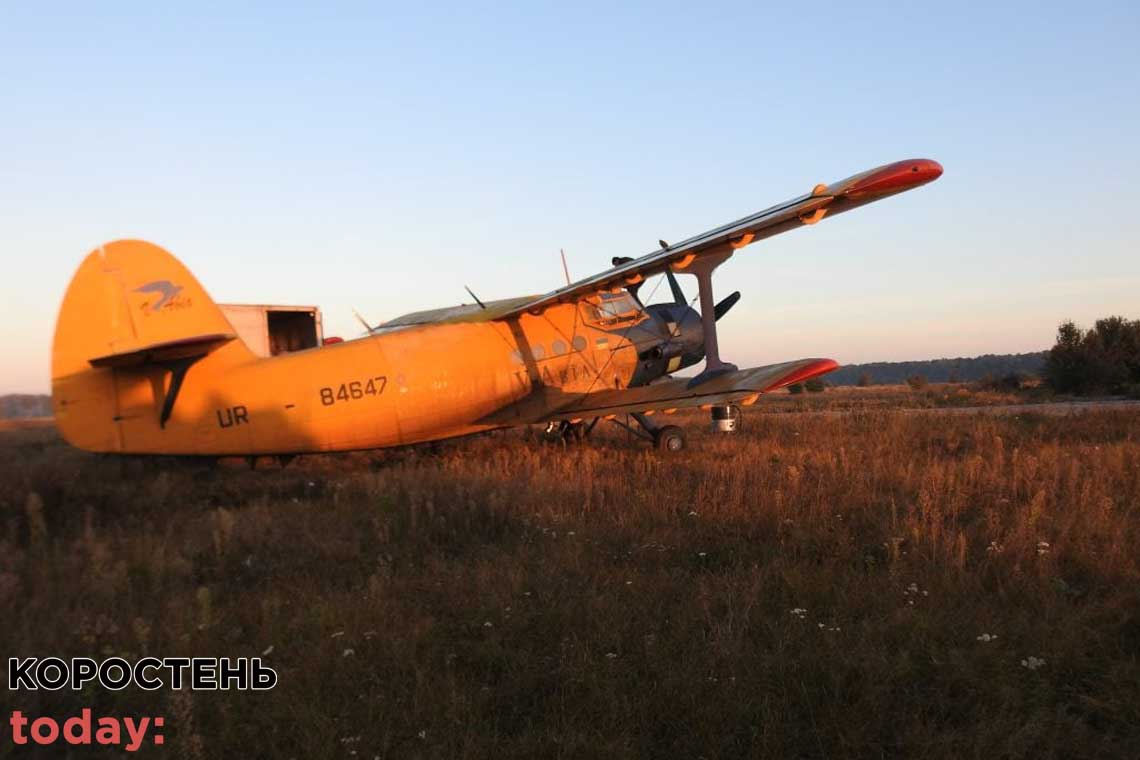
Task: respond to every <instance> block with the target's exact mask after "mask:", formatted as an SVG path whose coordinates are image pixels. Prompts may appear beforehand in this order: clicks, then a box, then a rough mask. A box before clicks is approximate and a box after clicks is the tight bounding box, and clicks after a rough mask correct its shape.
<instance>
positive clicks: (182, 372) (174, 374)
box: [158, 354, 205, 430]
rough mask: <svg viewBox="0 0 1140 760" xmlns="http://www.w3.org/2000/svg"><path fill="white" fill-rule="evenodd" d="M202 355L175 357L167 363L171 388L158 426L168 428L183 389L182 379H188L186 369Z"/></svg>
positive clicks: (163, 404) (164, 400)
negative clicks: (179, 393)
mask: <svg viewBox="0 0 1140 760" xmlns="http://www.w3.org/2000/svg"><path fill="white" fill-rule="evenodd" d="M202 356H205V354H203V355H202ZM202 356H189V357H187V358H185V359H174V360H173V361H171V362H169V363H168V364H167V365H166V369H167V370H168V371H169V372H170V388H168V389H167V391H166V398H164V399H163V401H162V413H161V414H160V415H159V417H158V426H159V427H160V428H161V429H163V430H165V429H166V423H167V422H169V421H170V415H171V414H173V413H174V402H175V401H177V400H178V392H179V391H181V390H182V381H183V380H185V379H186V370H188V369H190V366H191V365H192V364H194V362H196V361H198V360H199V359H201V358H202Z"/></svg>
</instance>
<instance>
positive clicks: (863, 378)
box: [856, 372, 871, 388]
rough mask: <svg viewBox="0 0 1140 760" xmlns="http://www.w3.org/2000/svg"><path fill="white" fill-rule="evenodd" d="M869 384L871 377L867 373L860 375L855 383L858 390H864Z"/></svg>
mask: <svg viewBox="0 0 1140 760" xmlns="http://www.w3.org/2000/svg"><path fill="white" fill-rule="evenodd" d="M870 384H871V375H870V373H868V372H863V373H860V375H859V380H858V381H857V382H856V385H858V386H859V387H860V388H866V387H867V386H869V385H870Z"/></svg>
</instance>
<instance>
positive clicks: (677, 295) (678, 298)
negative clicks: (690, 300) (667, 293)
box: [665, 269, 686, 306]
mask: <svg viewBox="0 0 1140 760" xmlns="http://www.w3.org/2000/svg"><path fill="white" fill-rule="evenodd" d="M665 276H666V277H668V278H669V290H672V291H673V303H675V304H680V305H681V306H684V305H685V304H686V301H685V291H683V290H681V286H680V285H679V284H678V283H677V278H676V277H675V276H674V275H673V272H672V271H671V270H669V269H666V270H665Z"/></svg>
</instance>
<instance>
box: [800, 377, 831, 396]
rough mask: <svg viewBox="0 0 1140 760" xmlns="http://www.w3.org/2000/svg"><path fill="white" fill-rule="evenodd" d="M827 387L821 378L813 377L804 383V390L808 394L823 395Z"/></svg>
mask: <svg viewBox="0 0 1140 760" xmlns="http://www.w3.org/2000/svg"><path fill="white" fill-rule="evenodd" d="M825 388H827V385H826V384H825V383H824V382H823V378H822V377H813V378H811V379H810V380H808V381H806V382H805V383H804V390H806V391H807V392H808V393H823V391H824V389H825Z"/></svg>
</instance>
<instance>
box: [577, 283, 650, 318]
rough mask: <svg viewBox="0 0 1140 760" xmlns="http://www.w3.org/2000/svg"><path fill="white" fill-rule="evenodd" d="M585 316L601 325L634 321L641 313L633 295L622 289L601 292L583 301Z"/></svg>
mask: <svg viewBox="0 0 1140 760" xmlns="http://www.w3.org/2000/svg"><path fill="white" fill-rule="evenodd" d="M584 305H585V308H586V314H587V318H589V319H590V321H592V322H597V323H598V324H600V325H603V326H611V325H616V324H624V323H627V322H636V321H637V320H638V319H640V318H641V317H642V315H643V312H642V310H641V307H640V306H638V305H637V301H635V300H633V296H631V295H630V294H629V293H627V292H626V291H624V290H620V291H618V292H616V293H608V292H603V293H599V294H597V296H595V297H593V298H590V299H587V300H586V301H585V302H584Z"/></svg>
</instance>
